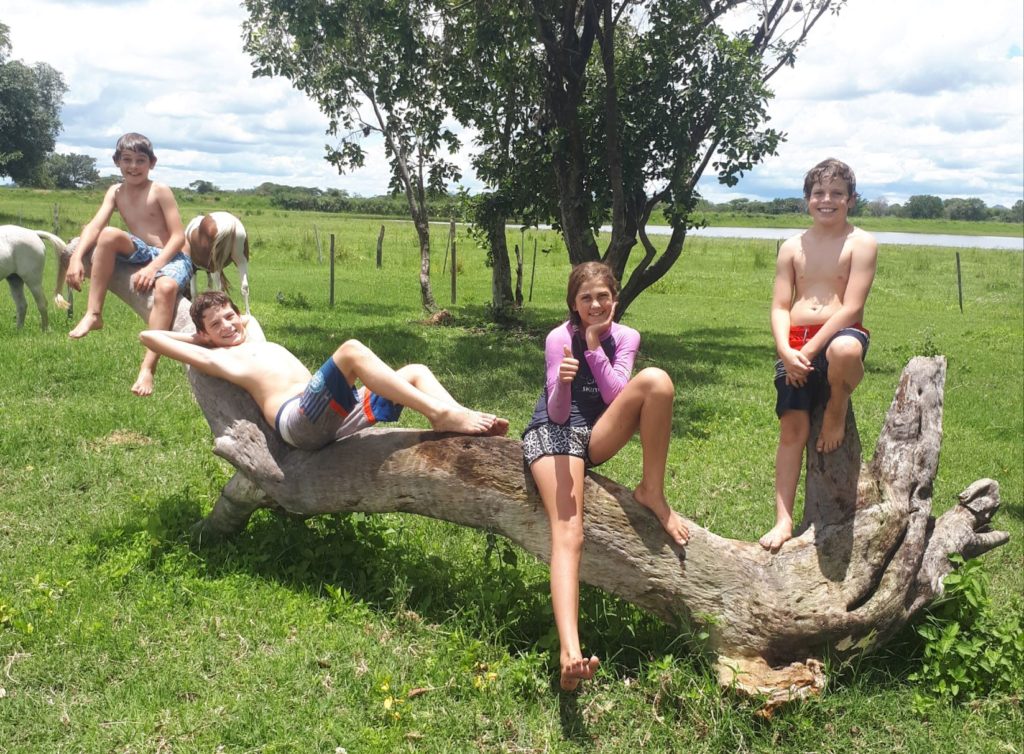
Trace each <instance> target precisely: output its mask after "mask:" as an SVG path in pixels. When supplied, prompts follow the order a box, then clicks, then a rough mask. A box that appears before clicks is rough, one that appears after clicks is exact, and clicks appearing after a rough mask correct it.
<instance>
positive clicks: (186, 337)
mask: <svg viewBox="0 0 1024 754" xmlns="http://www.w3.org/2000/svg"><path fill="white" fill-rule="evenodd" d="M139 340H140V341H142V345H144V346H145V347H146V348H148V349H150V350H151V351H155V352H156V353H158V354H160V355H161V356H169V357H171V358H172V359H174V360H175V361H180V362H181V363H183V364H188V365H189V366H191V367H195V368H196V369H198V370H199V371H200V372H202V373H203V374H208V375H210V376H211V377H220V378H221V379H223V380H227V381H228V382H234V381H235V380H234V379H233V375H234V371H233V370H232V369H231V367H232V365H233V364H234V362H235V360H234V359H233V358H232V357H231V355H230V354H228V353H227V351H226V350H225V349H223V348H207V347H206V346H204V345H200V343H199V341H198V340H197V336H196V335H194V334H188V333H180V332H173V331H171V330H143V331H142V332H140V333H139Z"/></svg>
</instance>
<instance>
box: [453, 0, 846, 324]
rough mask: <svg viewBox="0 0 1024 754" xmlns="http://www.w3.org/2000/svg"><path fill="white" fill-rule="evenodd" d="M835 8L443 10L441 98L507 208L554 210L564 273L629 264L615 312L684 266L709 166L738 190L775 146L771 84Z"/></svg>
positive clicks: (487, 5)
mask: <svg viewBox="0 0 1024 754" xmlns="http://www.w3.org/2000/svg"><path fill="white" fill-rule="evenodd" d="M842 3H843V0H809V1H808V2H806V3H800V2H796V1H795V0H776V1H774V2H772V1H769V0H518V2H512V3H510V2H507V1H505V0H473V1H472V2H452V3H442V4H441V5H440V10H441V12H442V13H443V16H444V18H445V19H446V22H447V23H446V25H445V32H446V43H447V44H448V45H449V48H450V51H451V52H450V55H449V58H448V60H449V63H450V68H449V76H450V77H449V79H448V81H447V82H446V85H447V88H446V92H447V94H448V95H449V98H448V101H449V103H450V106H451V107H453V108H454V109H455V111H456V112H457V113H458V114H459V117H460V118H461V119H463V120H464V121H466V122H468V123H471V124H473V125H474V126H475V127H476V128H477V129H478V131H479V134H480V139H479V143H480V147H481V153H480V155H479V156H478V157H477V159H476V161H475V167H476V169H477V171H478V173H479V175H480V176H481V177H482V178H483V179H484V180H485V181H487V182H488V183H490V184H491V185H492V186H494V187H495V188H496V191H497V192H498V193H499V194H501V195H502V196H503V197H504V198H505V200H506V201H505V202H504V204H503V207H504V208H505V210H506V211H508V212H510V213H514V214H522V215H523V216H524V217H526V218H527V219H529V218H531V217H532V216H535V215H538V214H540V215H543V213H544V211H545V209H548V210H552V209H553V211H552V212H551V216H553V217H554V218H556V223H557V224H558V226H559V227H560V229H561V232H562V234H563V236H564V239H565V244H566V248H567V249H568V253H569V257H570V260H571V261H572V262H573V263H574V264H577V263H580V262H584V261H588V260H596V259H602V258H603V259H604V260H605V261H607V262H608V263H609V264H611V266H612V267H613V269H615V271H616V273H617V274H618V275H619V277H620V278H623V277H624V276H625V275H626V273H627V270H628V272H629V275H628V277H626V278H625V284H624V286H623V291H622V295H621V298H620V305H619V314H620V315H621V314H622V313H623V312H624V311H625V310H626V308H627V307H628V306H629V304H630V302H631V301H633V300H634V299H635V298H636V296H637V295H639V293H640V292H641V291H643V290H644V289H646V288H647V287H649V286H650V285H652V284H654V283H655V282H656V281H657V280H659V279H660V278H661V277H662V276H663V275H664V274H665V273H666V272H667V271H668V270H669V269H670V268H671V267H672V265H673V264H674V263H675V262H676V260H677V259H678V258H679V256H680V254H681V252H682V249H683V245H684V242H685V238H686V233H687V230H688V229H689V228H691V227H693V222H692V221H691V219H690V215H691V212H692V210H693V209H694V207H695V206H696V203H697V201H698V200H699V194H698V192H697V182H698V180H699V179H700V178H701V176H702V175H704V173H705V171H706V170H707V169H708V168H709V167H710V168H712V169H713V170H714V172H715V173H716V174H717V176H718V179H719V180H720V181H722V182H723V183H725V184H727V185H734V184H735V183H736V182H737V180H738V179H739V177H740V176H741V175H742V174H743V173H744V171H747V170H749V169H750V168H751V167H753V166H754V165H756V164H757V163H758V162H760V161H761V160H763V159H764V158H765V157H766V156H768V155H771V154H773V153H774V152H775V149H776V146H777V144H778V143H779V140H780V139H781V138H782V136H783V135H782V134H781V133H779V132H778V131H775V130H773V129H770V128H766V127H765V125H764V124H765V122H766V121H767V120H768V115H767V103H768V101H769V99H770V97H771V91H770V89H769V88H768V86H767V83H768V81H769V79H770V78H771V77H772V76H773V75H774V74H775V73H776V72H777V71H778V70H779V69H780V68H782V67H783V66H785V65H789V64H792V63H793V62H794V60H795V54H796V51H797V49H798V48H799V47H800V45H802V44H803V42H804V40H805V39H806V37H807V34H808V33H809V32H810V30H811V29H812V27H813V26H814V25H815V24H816V23H817V21H818V20H819V19H820V18H821V17H822V15H824V14H825V13H827V12H829V11H836V10H838V8H839V7H840V6H841V5H842ZM729 29H732V31H729ZM524 189H525V190H524ZM658 209H660V210H661V211H662V212H663V214H664V217H665V219H666V220H667V222H668V223H669V225H670V226H671V228H672V234H671V236H670V238H669V240H668V242H667V245H666V247H665V248H664V249H663V250H661V251H659V250H658V249H657V248H656V246H655V245H654V244H653V243H652V242H651V241H650V239H649V238H648V236H647V233H646V227H647V224H648V222H649V221H650V220H651V219H652V216H654V215H655V212H656V210H658ZM606 223H607V224H609V225H610V226H611V231H610V233H609V234H608V236H607V241H606V242H605V244H604V248H603V249H602V248H601V247H600V246H599V243H598V241H599V237H598V229H599V228H600V227H601V225H603V224H606ZM638 242H639V244H640V246H641V248H642V250H643V256H642V258H640V259H639V260H637V261H636V263H635V264H633V265H632V266H631V267H627V263H629V261H630V255H631V253H632V251H633V249H634V247H635V246H636V245H637V243H638Z"/></svg>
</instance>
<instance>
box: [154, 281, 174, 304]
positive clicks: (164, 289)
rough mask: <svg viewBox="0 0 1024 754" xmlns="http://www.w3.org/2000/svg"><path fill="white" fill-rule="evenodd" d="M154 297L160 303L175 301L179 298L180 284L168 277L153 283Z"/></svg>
mask: <svg viewBox="0 0 1024 754" xmlns="http://www.w3.org/2000/svg"><path fill="white" fill-rule="evenodd" d="M153 296H154V298H156V299H157V300H159V301H164V302H166V301H172V302H173V301H174V299H176V298H177V297H178V284H177V283H176V282H175V281H174V280H173V279H172V278H169V277H167V276H166V275H164V276H161V277H158V278H157V279H156V280H155V281H154V282H153Z"/></svg>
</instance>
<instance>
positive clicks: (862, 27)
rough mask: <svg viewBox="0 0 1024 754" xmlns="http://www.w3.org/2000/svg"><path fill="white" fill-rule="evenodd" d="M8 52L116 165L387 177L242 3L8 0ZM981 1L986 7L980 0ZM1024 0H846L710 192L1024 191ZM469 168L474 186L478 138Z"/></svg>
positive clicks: (353, 179)
mask: <svg viewBox="0 0 1024 754" xmlns="http://www.w3.org/2000/svg"><path fill="white" fill-rule="evenodd" d="M6 5H9V7H6V8H4V9H3V10H0V21H2V22H3V23H5V24H7V25H8V26H9V27H10V28H11V41H12V45H13V50H12V57H14V58H15V59H20V60H23V61H24V62H26V63H34V62H46V63H49V64H50V65H52V66H53V67H54V68H56V69H57V70H59V71H61V72H62V73H63V74H64V77H65V80H66V81H67V83H68V85H69V87H70V89H69V91H68V93H67V94H66V95H65V98H64V111H63V122H64V131H63V133H62V134H61V135H60V137H59V139H58V143H57V151H59V152H76V153H80V154H87V155H90V156H92V157H95V158H96V160H97V164H98V166H99V168H100V172H101V173H103V174H106V173H113V172H115V171H114V167H113V164H112V163H111V161H110V154H111V152H112V151H113V145H114V142H115V141H116V139H117V137H118V136H119V135H120V134H121V133H123V132H125V131H140V132H142V133H144V134H146V135H147V136H149V137H150V138H151V139H152V140H153V142H154V145H155V147H156V150H157V156H158V158H159V162H158V165H157V170H156V171H155V173H154V177H155V178H157V179H158V180H162V181H164V182H166V183H169V184H171V185H172V186H186V185H188V184H189V183H191V182H192V181H194V180H197V179H202V180H208V181H211V182H213V183H214V184H216V185H217V186H219V187H221V188H248V187H252V186H256V185H258V184H260V183H262V182H264V181H272V182H275V183H284V184H290V185H303V186H319V187H322V188H328V187H335V188H341V189H345V190H347V191H349V192H351V193H354V194H362V195H373V194H379V193H383V192H385V191H386V189H387V183H388V175H387V168H386V165H385V163H384V159H383V149H382V148H381V146H380V144H379V143H376V142H370V143H369V144H368V148H369V150H368V151H369V155H368V159H367V166H366V167H365V168H363V169H361V170H359V171H357V172H355V173H350V174H346V175H339V174H338V173H337V172H336V170H335V169H334V168H333V167H332V166H331V165H329V164H328V163H327V162H326V161H325V160H324V159H323V155H324V145H325V144H327V143H328V141H329V137H327V136H326V134H325V130H326V125H327V119H326V118H325V117H323V116H322V115H321V114H320V112H319V111H318V110H317V108H316V106H315V105H313V104H312V103H311V102H309V101H308V100H307V99H306V98H305V96H304V95H302V94H301V93H299V92H296V91H293V90H292V89H291V87H290V85H289V83H288V82H287V81H285V80H280V79H278V80H268V79H252V77H251V66H250V64H249V60H248V58H247V56H246V55H245V53H244V52H243V51H242V39H241V23H242V21H243V19H244V17H245V13H244V10H243V9H242V8H241V7H240V4H239V3H238V2H237V0H144V1H142V2H135V1H132V2H116V1H114V0H110V1H107V2H104V1H103V0H95V1H93V2H84V1H82V2H79V1H76V0H70V1H69V0H65V1H63V2H55V1H53V0H32V2H21V3H17V4H15V3H13V2H12V3H10V4H6ZM981 9H983V11H982V10H981ZM1022 37H1024V4H1022V3H1021V2H1020V0H986V2H984V3H977V4H965V3H963V2H962V0H898V1H897V2H893V0H850V2H849V5H848V7H847V8H845V9H844V10H843V11H842V13H840V14H839V15H838V16H829V17H826V18H824V19H822V21H821V22H820V23H819V25H818V27H816V28H815V30H814V32H812V37H811V40H810V42H809V44H808V46H807V47H806V48H805V49H804V50H803V51H802V52H801V54H800V57H799V59H798V61H797V64H796V67H795V68H792V69H785V70H783V71H780V72H779V74H778V75H777V76H776V77H775V79H773V86H774V89H775V92H776V97H775V99H774V100H773V102H772V103H771V105H770V107H769V113H770V115H771V118H772V121H771V124H772V125H773V126H774V127H776V128H778V129H780V130H782V131H785V132H786V133H787V134H788V140H787V142H786V143H784V144H783V145H782V146H781V147H780V149H779V154H778V156H776V157H772V158H769V159H768V160H766V161H765V162H764V163H762V164H761V165H759V166H758V167H757V168H755V169H754V170H753V171H751V172H750V173H748V174H747V175H746V176H745V177H744V178H743V179H742V180H741V182H740V183H739V185H738V186H736V187H734V188H731V189H727V188H725V187H723V186H720V185H718V184H717V182H715V181H714V180H713V179H708V178H705V179H704V180H703V181H702V182H701V191H702V193H703V194H704V195H705V196H706V197H707V198H709V199H711V200H713V201H727V200H729V199H732V198H737V197H740V196H744V197H748V198H761V199H770V198H774V197H777V196H796V195H799V193H800V188H801V184H802V176H803V173H804V172H806V170H807V169H808V168H809V167H811V166H812V165H813V164H815V163H816V162H818V161H819V160H821V159H823V158H824V157H838V158H840V159H842V160H845V161H846V162H848V163H850V165H851V166H853V168H854V169H855V171H856V173H857V176H858V182H859V189H860V193H861V195H862V196H864V197H865V198H867V199H876V198H879V197H885V198H886V199H888V200H889V201H890V202H896V201H899V202H902V201H905V200H906V198H907V197H908V196H911V195H913V194H936V195H938V196H942V197H952V196H963V197H967V196H977V197H981V198H982V199H984V200H985V202H986V203H987V204H989V205H994V204H1003V205H1006V206H1009V205H1011V204H1013V202H1015V201H1016V200H1018V199H1021V198H1022V196H1024V137H1022V133H1024V57H1022V52H1021V50H1022V47H1024V38H1022ZM458 161H459V162H460V163H461V164H462V165H463V166H464V171H463V172H464V175H466V179H465V180H464V182H465V183H466V185H468V186H469V187H470V189H471V190H472V189H474V188H477V187H478V184H477V183H476V182H475V181H474V180H473V178H472V172H471V170H470V169H469V152H468V150H467V151H466V152H465V153H463V154H461V155H459V156H458Z"/></svg>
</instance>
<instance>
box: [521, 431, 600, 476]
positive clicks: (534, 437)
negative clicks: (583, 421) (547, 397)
mask: <svg viewBox="0 0 1024 754" xmlns="http://www.w3.org/2000/svg"><path fill="white" fill-rule="evenodd" d="M590 431H591V430H590V427H572V426H569V425H567V424H553V423H551V422H548V423H546V424H541V425H540V426H537V427H534V428H532V429H528V430H526V433H525V434H524V435H523V458H524V459H525V460H526V465H527V466H532V465H533V462H534V461H536V460H537V459H538V458H541V457H543V456H576V457H577V458H582V459H583V462H584V463H585V464H586V465H587V466H592V465H593V464H591V463H590V455H589V454H588V453H587V446H589V445H590Z"/></svg>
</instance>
